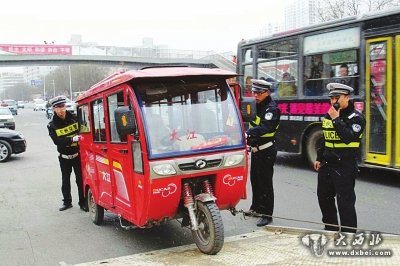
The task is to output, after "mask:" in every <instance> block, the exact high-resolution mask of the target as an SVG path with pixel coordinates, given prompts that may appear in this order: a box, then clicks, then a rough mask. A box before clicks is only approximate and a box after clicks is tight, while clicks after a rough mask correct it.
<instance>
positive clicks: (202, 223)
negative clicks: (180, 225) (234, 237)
mask: <svg viewBox="0 0 400 266" xmlns="http://www.w3.org/2000/svg"><path fill="white" fill-rule="evenodd" d="M196 220H197V224H198V230H192V236H193V239H194V242H195V243H196V245H197V247H198V248H199V250H200V251H201V252H203V253H205V254H209V255H215V254H217V253H218V252H219V251H220V250H221V249H222V246H223V245H224V225H223V223H222V217H221V213H220V211H219V209H218V207H217V205H216V204H215V203H214V202H206V203H203V202H198V203H197V210H196Z"/></svg>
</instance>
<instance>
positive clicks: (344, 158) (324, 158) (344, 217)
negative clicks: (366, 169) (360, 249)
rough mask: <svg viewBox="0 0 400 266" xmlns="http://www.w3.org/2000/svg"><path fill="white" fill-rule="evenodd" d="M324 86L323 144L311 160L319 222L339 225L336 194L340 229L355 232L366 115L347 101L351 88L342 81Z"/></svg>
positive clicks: (332, 229)
mask: <svg viewBox="0 0 400 266" xmlns="http://www.w3.org/2000/svg"><path fill="white" fill-rule="evenodd" d="M327 88H328V90H329V97H330V101H331V104H332V106H331V108H330V109H329V110H328V113H327V114H326V116H325V118H324V120H323V121H322V130H323V132H324V143H323V146H322V147H321V148H320V149H319V150H318V152H317V160H316V162H315V163H314V168H315V170H317V171H318V188H317V194H318V202H319V206H320V209H321V212H322V221H323V222H324V223H325V224H326V225H325V230H330V231H338V229H339V227H338V226H335V225H338V224H339V223H338V217H337V210H336V205H335V197H336V200H337V207H338V210H339V217H340V225H341V226H342V228H341V231H342V232H350V233H355V232H356V229H355V228H356V227H357V215H356V209H355V202H356V194H355V192H354V185H355V179H356V177H357V174H358V167H357V157H358V154H359V148H360V142H361V137H362V133H363V130H364V128H365V118H364V116H363V115H362V114H361V113H360V112H358V111H356V110H355V109H354V105H353V103H352V102H351V101H349V97H350V94H351V93H352V92H353V88H351V87H349V86H347V85H345V84H341V83H329V84H328V85H327ZM349 227H351V228H349Z"/></svg>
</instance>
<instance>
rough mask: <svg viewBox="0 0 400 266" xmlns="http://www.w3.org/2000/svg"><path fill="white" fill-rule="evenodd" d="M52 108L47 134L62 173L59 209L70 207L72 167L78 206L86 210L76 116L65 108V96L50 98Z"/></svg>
mask: <svg viewBox="0 0 400 266" xmlns="http://www.w3.org/2000/svg"><path fill="white" fill-rule="evenodd" d="M50 103H51V105H52V107H53V110H54V115H53V119H52V120H51V121H50V122H49V124H48V125H47V129H48V131H49V135H50V137H51V139H52V140H53V142H54V144H55V145H57V151H58V152H59V156H58V161H59V163H60V168H61V174H62V186H61V191H62V194H63V198H64V199H63V202H64V203H63V205H62V206H61V207H60V209H59V210H60V211H64V210H67V209H69V208H72V197H71V180H70V179H71V173H72V169H74V173H75V177H76V184H77V186H78V194H79V202H78V204H79V206H80V208H81V210H83V211H87V206H86V204H85V198H84V195H83V188H82V172H81V159H80V156H79V144H78V142H79V139H80V136H79V135H78V133H79V127H78V120H77V118H76V117H75V116H74V115H73V114H72V113H70V112H69V111H67V110H66V106H65V104H66V97H65V96H58V97H55V98H53V99H51V100H50Z"/></svg>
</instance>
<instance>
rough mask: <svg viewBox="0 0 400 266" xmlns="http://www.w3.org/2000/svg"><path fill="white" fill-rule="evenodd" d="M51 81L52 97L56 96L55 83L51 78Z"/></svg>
mask: <svg viewBox="0 0 400 266" xmlns="http://www.w3.org/2000/svg"><path fill="white" fill-rule="evenodd" d="M52 83H53V98H54V97H56V84H55V82H54V79H53V80H52Z"/></svg>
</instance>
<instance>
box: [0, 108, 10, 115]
mask: <svg viewBox="0 0 400 266" xmlns="http://www.w3.org/2000/svg"><path fill="white" fill-rule="evenodd" d="M0 115H11V111H10V109H8V108H0Z"/></svg>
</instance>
